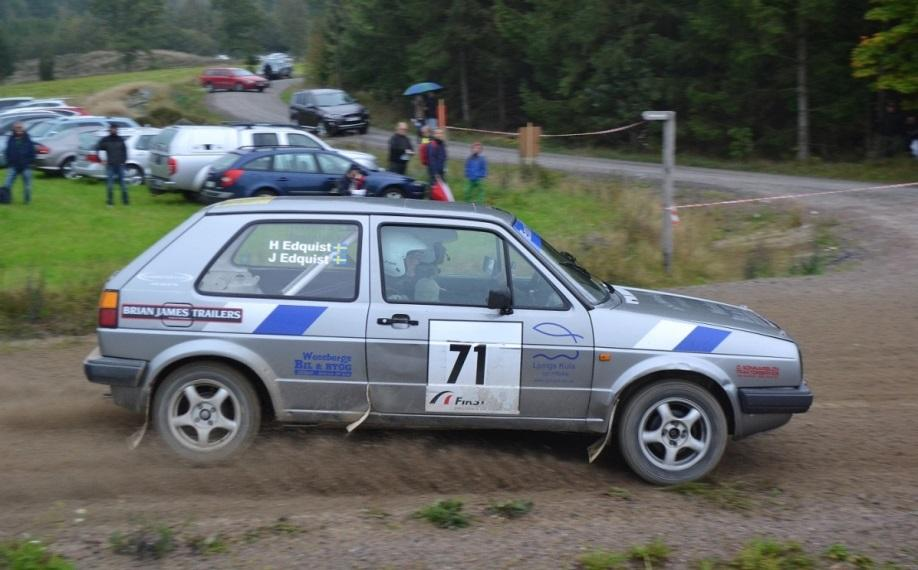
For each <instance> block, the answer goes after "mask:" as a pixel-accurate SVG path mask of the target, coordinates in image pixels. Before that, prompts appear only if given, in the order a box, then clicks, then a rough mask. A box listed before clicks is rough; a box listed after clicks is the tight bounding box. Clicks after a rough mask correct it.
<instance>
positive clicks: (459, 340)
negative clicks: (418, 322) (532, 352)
mask: <svg viewBox="0 0 918 570" xmlns="http://www.w3.org/2000/svg"><path fill="white" fill-rule="evenodd" d="M522 342H523V324H522V323H494V322H479V321H430V356H429V359H428V361H427V400H426V401H427V404H426V406H425V409H426V411H428V412H446V413H453V414H457V413H458V414H519V413H520V357H521V355H522Z"/></svg>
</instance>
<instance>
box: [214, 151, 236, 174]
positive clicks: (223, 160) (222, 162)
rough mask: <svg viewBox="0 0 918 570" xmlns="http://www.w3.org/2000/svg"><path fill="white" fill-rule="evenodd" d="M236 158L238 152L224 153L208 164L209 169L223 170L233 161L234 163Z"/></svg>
mask: <svg viewBox="0 0 918 570" xmlns="http://www.w3.org/2000/svg"><path fill="white" fill-rule="evenodd" d="M237 160H239V155H238V154H233V153H229V154H224V155H223V156H221V157H220V158H218V159H217V160H215V161H214V163H213V164H211V165H210V169H211V170H212V171H213V172H223V171H224V170H226V169H227V168H229V167H230V166H232V165H233V163H235V162H236V161H237Z"/></svg>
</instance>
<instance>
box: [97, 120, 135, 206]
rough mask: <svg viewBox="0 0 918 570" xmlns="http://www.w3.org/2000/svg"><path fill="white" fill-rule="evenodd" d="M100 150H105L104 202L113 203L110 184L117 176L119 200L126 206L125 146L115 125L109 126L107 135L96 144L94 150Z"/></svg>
mask: <svg viewBox="0 0 918 570" xmlns="http://www.w3.org/2000/svg"><path fill="white" fill-rule="evenodd" d="M102 151H105V190H106V192H107V193H108V194H107V195H108V200H107V201H106V204H108V205H109V206H112V205H113V202H112V185H113V184H114V179H115V178H116V177H117V178H118V183H119V184H120V185H121V201H122V202H123V203H124V205H125V206H127V205H128V193H127V188H126V187H125V185H124V163H125V162H127V146H126V145H125V144H124V139H123V138H121V137H120V136H119V135H118V127H117V126H115V125H111V126H109V127H108V136H106V137H103V138H102V140H100V141H99V144H98V145H96V152H102Z"/></svg>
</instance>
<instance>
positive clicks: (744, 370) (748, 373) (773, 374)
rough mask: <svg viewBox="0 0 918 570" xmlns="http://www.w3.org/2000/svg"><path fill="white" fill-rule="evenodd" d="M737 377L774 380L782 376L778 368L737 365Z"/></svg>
mask: <svg viewBox="0 0 918 570" xmlns="http://www.w3.org/2000/svg"><path fill="white" fill-rule="evenodd" d="M736 375H737V376H738V377H739V378H764V379H769V380H773V379H776V378H778V377H779V376H780V375H781V371H780V370H779V369H778V367H777V366H753V365H752V364H737V365H736Z"/></svg>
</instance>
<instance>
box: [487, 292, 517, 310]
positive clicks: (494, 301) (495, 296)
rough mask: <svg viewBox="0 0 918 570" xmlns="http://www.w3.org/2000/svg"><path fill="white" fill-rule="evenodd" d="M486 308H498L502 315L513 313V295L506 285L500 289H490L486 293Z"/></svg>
mask: <svg viewBox="0 0 918 570" xmlns="http://www.w3.org/2000/svg"><path fill="white" fill-rule="evenodd" d="M488 308H489V309H500V314H502V315H512V314H513V297H512V296H511V295H510V290H509V289H507V288H506V287H504V288H501V289H492V290H491V291H490V292H489V293H488Z"/></svg>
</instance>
